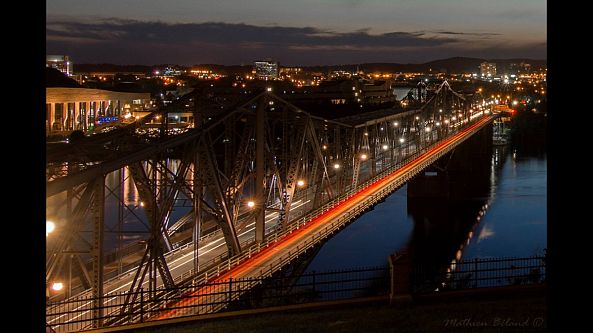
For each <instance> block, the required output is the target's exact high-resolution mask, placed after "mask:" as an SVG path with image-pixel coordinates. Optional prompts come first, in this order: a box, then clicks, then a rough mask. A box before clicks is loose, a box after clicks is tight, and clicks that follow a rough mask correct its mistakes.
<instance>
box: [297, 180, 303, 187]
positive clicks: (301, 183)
mask: <svg viewBox="0 0 593 333" xmlns="http://www.w3.org/2000/svg"><path fill="white" fill-rule="evenodd" d="M297 186H300V187H303V186H305V181H304V180H302V179H300V180H299V181H297Z"/></svg>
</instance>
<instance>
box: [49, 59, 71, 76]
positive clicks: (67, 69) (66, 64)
mask: <svg viewBox="0 0 593 333" xmlns="http://www.w3.org/2000/svg"><path fill="white" fill-rule="evenodd" d="M45 60H46V62H45V67H51V68H55V69H57V70H59V71H60V72H62V73H64V74H66V75H67V76H72V62H71V61H70V59H69V58H68V56H65V55H48V56H46V57H45Z"/></svg>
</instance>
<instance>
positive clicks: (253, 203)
mask: <svg viewBox="0 0 593 333" xmlns="http://www.w3.org/2000/svg"><path fill="white" fill-rule="evenodd" d="M247 207H249V208H253V207H255V202H253V201H247Z"/></svg>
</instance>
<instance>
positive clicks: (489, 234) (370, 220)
mask: <svg viewBox="0 0 593 333" xmlns="http://www.w3.org/2000/svg"><path fill="white" fill-rule="evenodd" d="M517 151H518V150H517V149H516V148H513V147H510V146H504V147H494V148H493V150H492V154H491V156H489V157H491V158H490V160H489V161H486V162H487V163H486V165H485V166H483V168H484V170H482V172H475V173H467V175H465V176H463V177H464V179H461V180H460V179H457V180H456V184H457V186H458V187H464V186H465V187H466V188H468V189H467V190H464V191H461V192H460V193H461V194H459V195H457V196H456V198H454V199H451V198H431V199H424V198H423V199H417V198H409V197H408V186H409V185H406V186H404V187H402V188H401V189H399V190H398V191H396V192H395V193H393V194H392V195H391V196H389V197H388V198H386V200H385V201H384V202H382V203H380V204H378V205H377V206H375V208H374V209H373V210H372V211H369V212H367V213H366V214H364V215H363V216H361V217H360V218H359V219H357V220H356V221H354V222H353V223H352V224H350V225H349V226H347V227H346V228H345V229H344V230H342V231H341V232H340V233H338V234H337V235H335V236H334V237H333V238H331V239H330V240H329V241H327V242H326V243H325V244H324V245H323V246H322V248H321V249H320V251H319V253H318V254H317V256H316V257H315V258H314V259H313V260H312V262H311V263H310V265H309V266H308V268H307V271H308V272H311V271H326V270H340V269H349V268H353V267H361V266H386V265H387V264H388V261H387V258H388V256H389V255H390V254H393V253H395V252H399V251H404V250H405V251H407V252H408V253H410V254H411V255H412V260H413V261H414V262H415V263H421V264H429V265H435V264H436V265H439V266H442V265H443V263H447V262H451V261H452V260H457V261H459V260H467V259H473V258H489V257H501V256H505V257H522V256H531V255H535V254H543V250H544V249H545V248H546V246H547V241H546V221H547V209H546V195H547V183H546V176H547V158H546V156H545V154H532V155H529V151H528V150H527V151H525V150H524V153H523V155H518V154H517ZM464 184H465V185H464ZM467 184H471V186H469V187H468V186H466V185H467Z"/></svg>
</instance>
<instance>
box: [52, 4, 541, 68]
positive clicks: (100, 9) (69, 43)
mask: <svg viewBox="0 0 593 333" xmlns="http://www.w3.org/2000/svg"><path fill="white" fill-rule="evenodd" d="M46 5H47V23H46V28H47V30H46V39H47V48H46V53H47V54H64V55H69V56H70V58H71V59H72V61H73V62H74V63H75V64H76V63H114V64H142V65H153V64H164V63H170V64H180V65H192V64H200V63H216V64H225V65H233V64H237V65H239V64H250V63H252V62H253V60H256V59H263V58H273V59H274V60H277V61H279V62H280V63H281V65H328V64H354V63H364V62H400V63H422V62H426V61H431V60H436V59H443V58H448V57H454V56H464V57H478V58H491V59H495V58H523V57H525V58H533V59H545V58H546V1H545V0H495V1H493V0H446V1H443V0H292V1H281V0H216V1H212V0H208V1H202V0H167V1H163V0H96V1H88V0H47V2H46Z"/></svg>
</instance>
